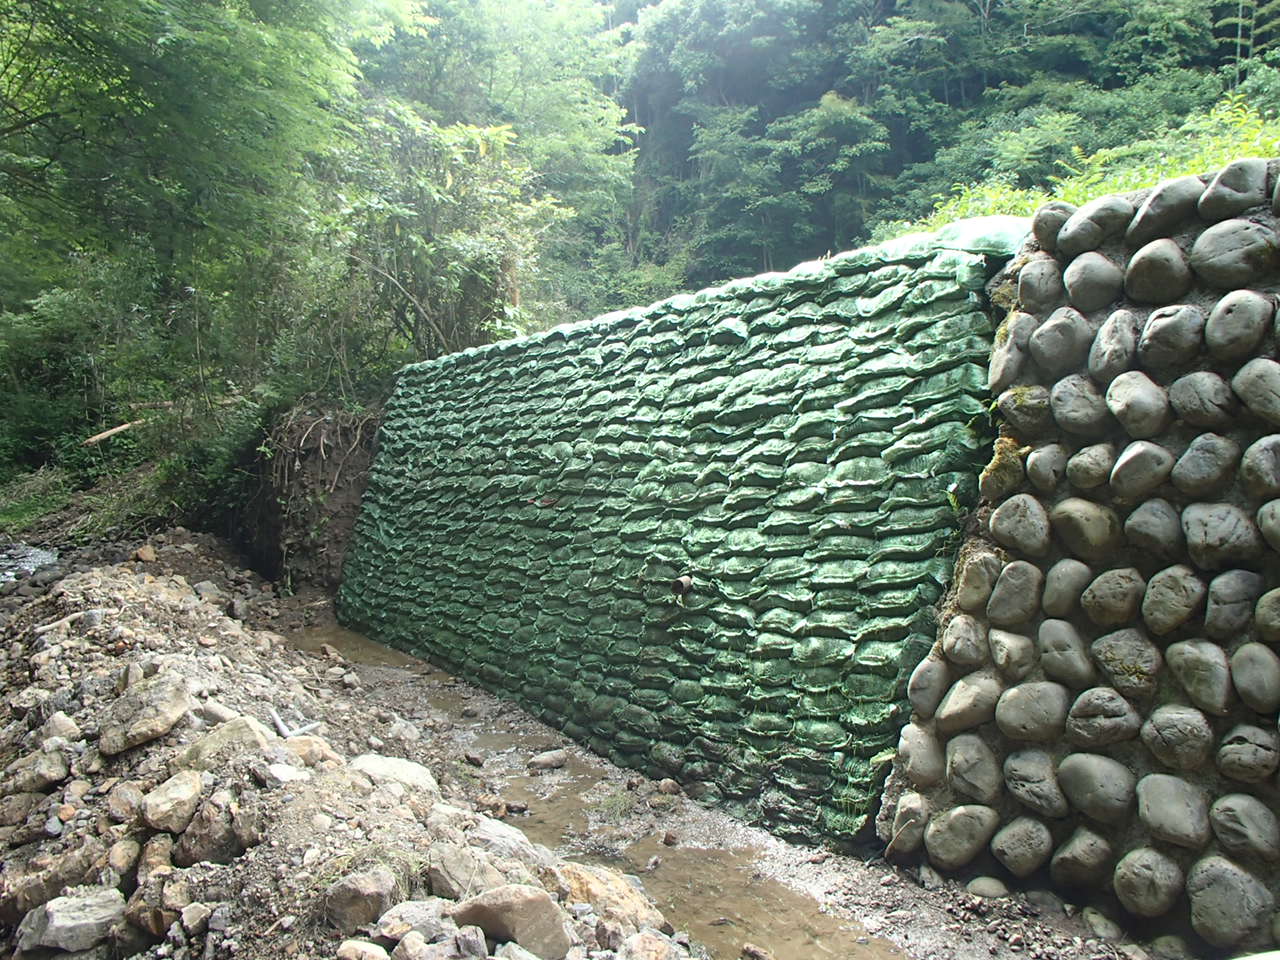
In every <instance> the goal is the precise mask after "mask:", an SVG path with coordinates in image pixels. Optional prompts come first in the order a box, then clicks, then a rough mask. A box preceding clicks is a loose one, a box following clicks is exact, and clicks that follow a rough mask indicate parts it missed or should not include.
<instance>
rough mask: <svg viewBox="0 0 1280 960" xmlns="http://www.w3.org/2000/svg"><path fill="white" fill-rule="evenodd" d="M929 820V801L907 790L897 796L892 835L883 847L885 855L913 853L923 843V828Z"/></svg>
mask: <svg viewBox="0 0 1280 960" xmlns="http://www.w3.org/2000/svg"><path fill="white" fill-rule="evenodd" d="M928 822H929V801H928V800H926V799H925V798H924V797H922V796H921V795H920V794H918V793H915V792H912V791H908V792H906V793H904V794H903V795H902V796H900V797H899V798H898V805H897V806H896V807H895V808H894V811H893V835H892V836H891V837H890V838H889V843H888V845H887V846H886V847H885V855H886V856H893V855H894V854H907V853H914V852H915V851H916V850H919V849H920V844H922V843H924V828H925V826H926V825H927V824H928Z"/></svg>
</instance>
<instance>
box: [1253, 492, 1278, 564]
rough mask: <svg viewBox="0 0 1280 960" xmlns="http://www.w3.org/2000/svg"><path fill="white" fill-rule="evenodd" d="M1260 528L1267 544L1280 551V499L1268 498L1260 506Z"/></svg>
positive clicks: (1258, 518) (1258, 515)
mask: <svg viewBox="0 0 1280 960" xmlns="http://www.w3.org/2000/svg"><path fill="white" fill-rule="evenodd" d="M1257 521H1258V530H1259V531H1261V533H1262V539H1263V540H1265V541H1267V546H1269V547H1270V548H1271V549H1272V550H1275V551H1278V552H1280V500H1268V501H1267V502H1266V503H1264V504H1263V505H1262V506H1260V507H1259V508H1258V514H1257Z"/></svg>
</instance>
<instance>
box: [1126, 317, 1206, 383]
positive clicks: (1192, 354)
mask: <svg viewBox="0 0 1280 960" xmlns="http://www.w3.org/2000/svg"><path fill="white" fill-rule="evenodd" d="M1204 320H1205V318H1204V313H1203V311H1201V309H1200V308H1199V307H1196V306H1192V305H1191V304H1185V303H1184V304H1175V305H1172V306H1168V307H1160V308H1158V309H1156V310H1153V311H1151V316H1149V317H1147V322H1146V324H1145V325H1144V326H1143V328H1142V336H1141V337H1139V338H1138V362H1139V363H1140V364H1142V366H1143V367H1145V368H1146V369H1148V370H1170V369H1172V368H1174V367H1179V366H1183V365H1185V364H1188V363H1190V362H1191V361H1192V360H1194V359H1195V358H1196V355H1197V354H1198V353H1199V352H1200V347H1201V345H1202V344H1203V342H1204Z"/></svg>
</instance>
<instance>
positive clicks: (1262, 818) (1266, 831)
mask: <svg viewBox="0 0 1280 960" xmlns="http://www.w3.org/2000/svg"><path fill="white" fill-rule="evenodd" d="M1209 823H1210V824H1211V825H1212V827H1213V833H1214V836H1215V837H1217V838H1218V843H1219V844H1221V845H1222V849H1223V850H1225V851H1226V852H1227V853H1228V854H1230V855H1231V856H1233V857H1242V858H1247V859H1254V860H1262V861H1264V862H1266V863H1275V862H1276V861H1277V860H1280V821H1277V819H1276V815H1275V814H1274V813H1272V812H1271V809H1270V808H1269V807H1268V806H1267V805H1266V804H1265V803H1263V802H1262V801H1261V800H1259V799H1258V798H1257V797H1251V796H1249V795H1248V794H1246V793H1230V794H1227V795H1226V796H1224V797H1219V798H1218V799H1217V800H1216V801H1215V802H1214V804H1213V806H1212V807H1210V808H1209Z"/></svg>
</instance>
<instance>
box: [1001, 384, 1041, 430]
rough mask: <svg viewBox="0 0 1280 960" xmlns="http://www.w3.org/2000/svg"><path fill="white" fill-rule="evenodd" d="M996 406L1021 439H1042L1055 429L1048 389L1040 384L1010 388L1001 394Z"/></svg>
mask: <svg viewBox="0 0 1280 960" xmlns="http://www.w3.org/2000/svg"><path fill="white" fill-rule="evenodd" d="M996 406H997V408H999V410H1000V415H1001V416H1002V417H1004V418H1005V420H1007V421H1008V422H1009V426H1010V427H1012V428H1013V430H1014V432H1016V433H1017V434H1018V436H1020V437H1025V438H1031V437H1040V436H1043V435H1044V434H1045V433H1047V432H1048V431H1050V430H1051V429H1052V428H1053V413H1052V409H1051V405H1050V399H1049V390H1048V388H1047V387H1042V386H1040V385H1039V384H1033V385H1029V386H1018V387H1010V388H1009V389H1008V390H1006V391H1005V392H1004V393H1002V394H1000V396H999V398H998V399H997V400H996Z"/></svg>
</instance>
